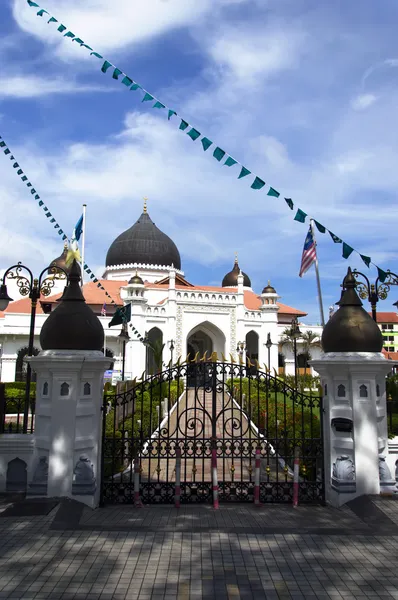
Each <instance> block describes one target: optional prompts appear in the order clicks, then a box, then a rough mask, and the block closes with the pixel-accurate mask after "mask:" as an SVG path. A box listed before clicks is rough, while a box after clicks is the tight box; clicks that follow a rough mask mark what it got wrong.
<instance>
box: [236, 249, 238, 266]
mask: <svg viewBox="0 0 398 600" xmlns="http://www.w3.org/2000/svg"><path fill="white" fill-rule="evenodd" d="M235 264H236V265H237V264H238V253H237V252H235Z"/></svg>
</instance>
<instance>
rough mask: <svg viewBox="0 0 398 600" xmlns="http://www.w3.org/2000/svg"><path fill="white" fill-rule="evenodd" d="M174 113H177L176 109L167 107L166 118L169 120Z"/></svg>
mask: <svg viewBox="0 0 398 600" xmlns="http://www.w3.org/2000/svg"><path fill="white" fill-rule="evenodd" d="M176 114H177V113H176V111H175V110H171V109H170V108H169V111H168V116H167V119H168V120H169V121H170V119H171V117H172V116H173V115H176Z"/></svg>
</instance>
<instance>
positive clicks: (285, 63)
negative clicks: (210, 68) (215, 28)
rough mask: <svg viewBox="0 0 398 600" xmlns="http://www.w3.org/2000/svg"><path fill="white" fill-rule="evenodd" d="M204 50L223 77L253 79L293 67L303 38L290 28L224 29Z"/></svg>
mask: <svg viewBox="0 0 398 600" xmlns="http://www.w3.org/2000/svg"><path fill="white" fill-rule="evenodd" d="M214 37H215V39H214V40H213V42H212V44H211V45H210V47H209V49H208V51H209V54H210V56H211V58H212V59H213V60H214V62H215V63H217V64H218V65H219V66H220V68H221V69H222V68H223V67H225V68H226V69H227V74H228V73H229V74H231V75H232V76H233V77H237V78H238V79H239V80H244V81H247V80H253V79H254V78H255V77H258V76H261V77H262V78H264V77H266V76H270V75H272V74H275V73H277V72H279V71H281V70H285V69H290V68H292V67H293V66H295V65H297V63H298V61H299V58H300V55H301V51H302V48H303V44H304V41H305V35H303V34H302V33H300V32H299V31H294V30H290V28H288V29H286V28H283V29H282V28H280V27H275V28H272V27H264V28H263V27H262V28H260V29H259V28H255V29H254V27H253V28H245V27H244V28H242V27H240V28H226V29H225V30H224V31H223V32H221V34H220V33H219V34H218V35H217V36H214Z"/></svg>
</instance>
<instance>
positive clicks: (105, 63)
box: [101, 60, 112, 73]
mask: <svg viewBox="0 0 398 600" xmlns="http://www.w3.org/2000/svg"><path fill="white" fill-rule="evenodd" d="M109 67H112V63H110V62H109V61H107V60H106V61H105V62H104V64H103V65H102V67H101V71H102V72H103V73H106V72H107V70H108V69H109Z"/></svg>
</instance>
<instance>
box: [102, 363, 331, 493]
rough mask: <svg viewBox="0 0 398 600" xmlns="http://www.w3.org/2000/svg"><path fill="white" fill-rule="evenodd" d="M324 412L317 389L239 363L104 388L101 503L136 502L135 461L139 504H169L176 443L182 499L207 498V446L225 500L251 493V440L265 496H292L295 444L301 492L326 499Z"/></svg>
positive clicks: (191, 367) (183, 369)
mask: <svg viewBox="0 0 398 600" xmlns="http://www.w3.org/2000/svg"><path fill="white" fill-rule="evenodd" d="M321 412H322V399H321V397H320V396H319V393H318V392H317V391H316V392H315V391H314V392H311V393H310V394H308V395H307V394H303V393H300V392H298V391H297V390H294V389H292V388H291V387H289V386H288V385H286V383H285V382H284V381H283V380H282V379H280V378H278V377H273V376H271V375H270V374H269V373H265V372H261V371H259V370H254V371H253V369H248V368H246V366H244V365H238V364H233V363H225V362H192V363H184V364H180V365H178V364H177V365H174V366H173V367H170V368H168V369H167V370H166V371H164V372H162V373H158V374H156V375H153V376H151V377H149V378H148V379H146V380H144V381H139V382H134V383H133V384H132V388H131V389H130V390H129V391H127V392H124V393H123V394H118V395H106V396H105V397H104V405H103V439H102V479H101V481H102V488H101V498H102V503H103V504H112V503H132V502H134V498H135V496H134V465H135V466H136V471H137V473H138V472H139V475H137V477H136V490H135V491H136V492H137V491H138V492H139V494H140V499H141V501H142V502H143V503H173V502H174V494H175V476H176V458H177V454H179V452H177V449H180V451H181V502H189V503H192V502H211V499H212V477H211V457H212V450H213V449H215V450H216V455H217V475H218V485H219V498H220V501H221V502H223V501H229V502H230V501H237V502H252V501H253V498H254V464H255V456H256V449H259V450H260V453H261V468H260V501H261V502H264V503H265V502H291V501H292V497H293V461H294V455H295V450H296V453H297V452H298V453H299V456H300V482H299V501H300V502H301V503H318V502H322V501H323V499H324V478H323V446H322V429H321V421H322V419H321ZM138 477H139V480H138ZM138 481H139V489H138Z"/></svg>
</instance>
